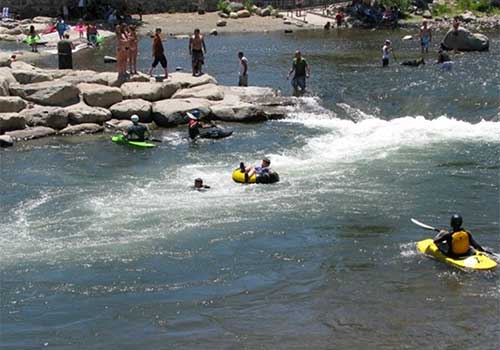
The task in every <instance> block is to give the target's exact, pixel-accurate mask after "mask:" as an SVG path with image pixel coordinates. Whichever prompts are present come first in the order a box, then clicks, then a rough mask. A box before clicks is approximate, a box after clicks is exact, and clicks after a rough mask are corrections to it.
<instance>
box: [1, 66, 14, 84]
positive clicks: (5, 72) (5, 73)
mask: <svg viewBox="0 0 500 350" xmlns="http://www.w3.org/2000/svg"><path fill="white" fill-rule="evenodd" d="M0 78H4V79H5V80H6V81H7V82H8V83H9V84H16V83H17V80H16V78H15V77H14V75H13V74H12V69H10V68H8V67H0Z"/></svg>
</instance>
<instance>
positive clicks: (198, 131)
mask: <svg viewBox="0 0 500 350" xmlns="http://www.w3.org/2000/svg"><path fill="white" fill-rule="evenodd" d="M232 134H233V130H225V129H222V128H219V127H217V126H214V127H211V128H189V137H191V138H192V139H194V138H196V136H199V137H201V138H202V139H222V138H224V137H228V136H231V135H232Z"/></svg>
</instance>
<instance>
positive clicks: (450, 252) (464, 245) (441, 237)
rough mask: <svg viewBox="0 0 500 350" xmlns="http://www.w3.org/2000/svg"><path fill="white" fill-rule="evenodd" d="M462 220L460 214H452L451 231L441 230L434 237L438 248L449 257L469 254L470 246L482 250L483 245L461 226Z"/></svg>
mask: <svg viewBox="0 0 500 350" xmlns="http://www.w3.org/2000/svg"><path fill="white" fill-rule="evenodd" d="M462 221H463V220H462V216H460V215H459V214H453V216H452V217H451V221H450V225H451V232H450V231H447V230H441V231H439V233H438V234H437V235H436V237H434V243H435V244H436V245H437V246H438V247H439V250H440V251H441V252H442V253H443V254H445V255H447V256H449V257H451V258H457V257H461V256H467V255H469V254H470V248H471V247H473V248H474V249H476V250H478V251H480V252H484V249H483V247H481V246H480V245H479V244H478V243H477V242H476V241H474V239H473V238H472V235H471V233H470V232H469V231H467V230H465V229H464V228H462ZM445 242H446V243H445Z"/></svg>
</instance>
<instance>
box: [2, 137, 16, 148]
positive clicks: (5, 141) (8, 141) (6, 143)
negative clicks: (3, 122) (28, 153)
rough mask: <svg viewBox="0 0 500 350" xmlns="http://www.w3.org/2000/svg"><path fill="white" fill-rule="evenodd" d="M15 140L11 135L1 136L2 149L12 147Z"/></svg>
mask: <svg viewBox="0 0 500 350" xmlns="http://www.w3.org/2000/svg"><path fill="white" fill-rule="evenodd" d="M12 146H14V140H13V139H12V137H10V136H9V135H0V147H12Z"/></svg>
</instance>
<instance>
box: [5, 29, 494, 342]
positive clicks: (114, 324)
mask: <svg viewBox="0 0 500 350" xmlns="http://www.w3.org/2000/svg"><path fill="white" fill-rule="evenodd" d="M406 34H407V33H403V32H356V31H344V32H340V33H337V32H331V33H323V32H322V31H318V32H301V33H296V34H293V35H291V36H287V35H285V34H281V33H272V34H246V35H224V36H218V37H212V38H209V39H208V40H207V45H208V50H209V55H208V56H207V64H206V71H207V72H209V73H210V74H212V75H214V76H215V77H216V78H217V79H218V81H219V82H220V83H223V84H234V83H235V81H236V79H237V69H238V64H237V59H236V54H237V52H238V51H239V50H241V49H243V50H244V51H245V54H246V55H247V57H248V59H249V61H250V83H251V84H255V85H262V86H272V87H275V88H278V89H281V90H282V91H283V93H284V94H289V93H290V89H289V82H287V81H286V79H285V78H284V76H285V74H286V71H287V69H288V66H289V65H290V62H291V61H290V60H291V57H292V55H293V52H294V50H295V49H296V48H301V49H302V51H303V53H304V56H305V57H306V59H308V61H309V63H310V64H311V66H312V70H313V75H312V78H311V79H310V81H309V93H308V94H307V96H305V97H304V98H303V100H302V101H303V103H302V104H301V107H299V108H297V109H295V110H291V111H290V114H289V117H288V118H287V119H284V120H280V121H270V122H266V123H260V124H247V125H244V124H233V125H230V127H232V128H234V135H233V136H232V137H230V138H228V139H225V140H221V141H206V140H204V141H199V142H196V143H195V144H192V143H190V142H188V141H187V140H186V132H185V128H184V127H183V128H178V129H172V130H165V131H163V132H162V134H161V135H160V136H161V137H162V138H163V139H164V142H163V143H162V144H161V145H159V147H157V148H155V149H152V150H136V149H127V148H124V147H120V146H118V145H115V144H112V143H111V142H110V141H109V136H106V135H101V136H92V137H68V138H50V139H43V140H39V141H33V142H31V143H28V144H19V145H17V146H16V147H14V148H12V149H6V150H2V151H1V152H0V157H1V158H0V174H1V176H0V178H1V181H2V186H1V188H0V195H1V198H2V200H1V204H0V205H1V209H2V211H1V213H2V226H1V230H0V249H1V252H2V253H1V255H0V266H1V301H0V302H1V320H0V321H1V329H0V330H1V333H0V345H1V346H0V347H1V348H2V349H41V348H47V349H240V348H247V349H306V348H307V349H334V348H335V349H347V348H349V349H351V348H354V349H359V348H368V349H402V348H408V349H416V348H418V349H447V348H450V349H451V348H459V349H470V348H475V349H497V348H498V345H499V336H498V334H499V333H498V332H499V329H498V317H499V316H498V315H499V310H498V305H499V304H498V303H499V297H500V286H499V283H498V274H497V272H495V271H493V272H486V273H484V272H483V273H477V272H464V271H460V270H456V269H453V268H451V267H449V266H446V265H444V264H442V263H439V262H436V261H434V260H431V259H429V258H427V257H424V256H422V255H421V254H419V253H417V252H416V248H415V244H416V242H417V241H419V240H421V239H424V238H427V237H429V236H430V234H431V233H429V232H426V231H423V230H422V229H420V228H419V227H416V226H415V225H413V224H412V223H411V222H410V221H409V219H410V218H411V217H415V218H418V219H420V220H421V221H423V222H426V223H428V224H431V225H435V226H439V227H444V226H446V225H447V224H448V221H449V217H450V215H451V214H452V213H454V212H455V211H457V212H460V213H462V215H463V216H464V220H465V226H466V227H467V228H468V229H470V230H471V231H472V232H473V234H474V237H475V238H476V240H478V241H479V242H480V243H481V244H482V245H483V246H485V247H487V248H490V249H492V250H496V251H498V250H499V246H500V244H499V243H500V237H499V229H498V227H499V210H500V208H499V166H500V160H499V146H500V122H499V117H500V98H499V96H500V88H499V87H500V73H499V72H498V67H499V66H500V58H499V57H500V55H499V48H498V47H499V44H500V36H499V35H498V34H491V35H490V38H491V39H492V45H491V46H492V49H491V51H490V52H488V53H467V54H465V55H463V56H458V57H456V58H454V59H455V60H456V64H455V67H454V69H453V70H452V71H451V72H445V71H441V70H439V69H438V68H437V67H435V66H433V65H432V64H428V65H426V66H425V67H419V68H408V67H400V66H398V65H396V64H394V65H392V66H390V67H389V68H387V69H382V68H380V67H379V64H380V47H381V45H382V43H383V40H384V39H385V38H386V37H388V38H390V39H392V40H393V42H394V44H395V47H396V48H397V49H398V50H397V52H396V55H397V58H398V60H399V61H401V60H403V59H410V58H416V57H418V54H419V49H418V43H417V42H415V41H413V42H411V41H410V42H402V41H401V40H399V38H401V37H402V36H403V35H406ZM149 45H150V42H149V39H143V40H142V41H141V50H142V52H143V55H142V56H141V57H140V65H141V68H142V69H143V70H145V69H147V67H148V65H149V63H150V58H149V52H150V51H149V49H150V48H149ZM166 48H167V52H168V58H169V62H170V67H172V68H173V67H176V66H182V67H184V68H185V69H187V68H188V66H189V64H188V55H187V41H185V40H170V41H168V42H167V45H166ZM108 53H112V45H110V46H109V47H105V48H104V49H102V50H101V51H89V52H87V53H84V54H82V55H81V56H79V57H77V59H76V63H77V65H78V67H80V68H85V67H88V68H96V67H97V69H105V68H107V67H106V66H104V65H103V64H101V63H100V62H101V61H102V56H103V55H104V54H108ZM432 58H434V57H432ZM96 62H97V63H96ZM44 63H45V64H49V65H53V62H50V61H45V62H44ZM108 69H110V68H108ZM158 73H159V71H158ZM263 156H269V157H270V158H271V160H272V165H273V168H274V169H275V170H277V171H278V172H279V173H280V175H281V179H282V181H281V182H280V183H278V184H275V185H248V186H245V185H240V184H236V183H234V182H232V180H231V171H232V170H233V169H234V168H235V167H236V166H237V165H238V163H239V161H240V160H244V161H247V162H258V161H259V159H261V158H262V157H263ZM198 176H200V177H202V178H203V179H204V180H205V182H206V183H207V184H209V185H211V186H212V188H211V189H210V190H209V191H206V192H196V191H192V190H190V188H189V187H190V185H191V184H192V181H193V179H194V178H195V177H198Z"/></svg>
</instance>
